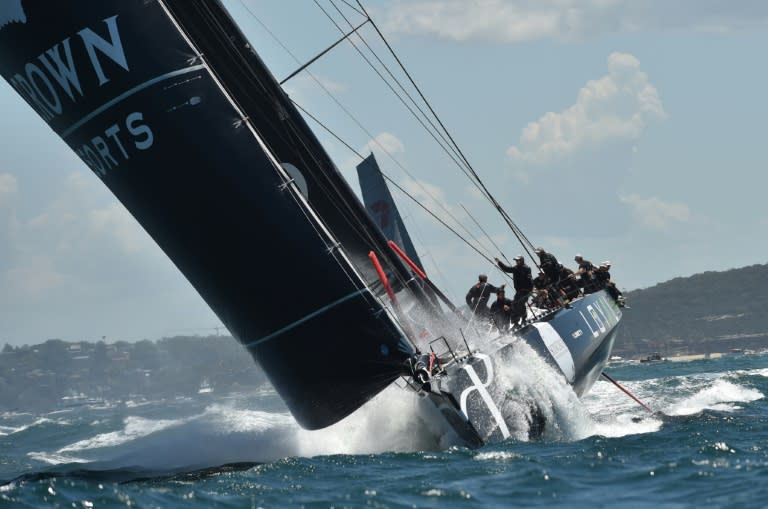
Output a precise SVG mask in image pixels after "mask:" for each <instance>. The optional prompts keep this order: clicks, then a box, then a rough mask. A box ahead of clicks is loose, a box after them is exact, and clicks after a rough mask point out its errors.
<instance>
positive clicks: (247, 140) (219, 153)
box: [0, 0, 423, 428]
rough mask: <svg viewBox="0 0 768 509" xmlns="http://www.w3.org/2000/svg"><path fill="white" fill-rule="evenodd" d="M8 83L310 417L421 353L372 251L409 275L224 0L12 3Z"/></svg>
mask: <svg viewBox="0 0 768 509" xmlns="http://www.w3.org/2000/svg"><path fill="white" fill-rule="evenodd" d="M0 73H1V74H2V76H3V77H4V78H5V79H6V80H7V81H8V82H9V83H10V84H11V86H12V87H13V88H14V89H15V90H16V91H17V92H18V93H19V94H20V95H21V96H22V97H23V98H24V99H25V100H26V101H27V102H28V103H29V105H30V106H31V107H32V108H34V109H35V110H36V111H37V113H38V114H39V115H40V116H41V117H42V118H43V119H44V120H45V121H46V122H47V123H48V125H49V126H50V127H51V128H52V129H53V130H54V131H55V132H56V133H57V134H58V135H59V136H60V137H61V138H62V139H63V140H64V141H65V142H66V143H67V144H68V145H69V146H70V147H71V148H72V150H74V151H75V152H76V153H77V154H78V155H79V156H80V158H81V159H82V160H83V161H84V162H85V163H86V164H87V165H88V166H89V167H90V168H91V169H92V170H93V171H94V173H95V174H96V175H97V176H98V177H99V178H100V179H101V180H102V181H103V182H104V184H105V185H106V186H107V187H109V189H110V190H111V191H112V192H113V193H114V195H115V196H116V197H117V198H118V199H119V200H120V201H121V202H122V203H123V205H125V207H126V208H127V209H128V210H129V211H130V212H131V214H133V216H134V217H136V219H137V220H138V221H139V223H140V224H141V225H142V226H143V227H144V228H145V229H146V230H147V232H149V234H150V235H151V236H152V238H153V239H154V240H155V241H156V242H157V243H158V245H159V246H160V247H161V248H162V249H163V251H164V252H165V253H166V254H167V255H168V257H169V258H170V259H171V260H172V261H173V262H174V263H175V264H176V266H177V267H178V268H179V270H181V272H182V273H183V274H184V275H185V276H186V277H187V278H188V279H189V281H190V282H191V283H192V285H193V286H194V287H195V288H196V289H197V291H198V292H199V293H200V295H202V297H203V298H204V299H205V301H206V302H207V303H208V304H209V305H210V306H211V308H212V309H213V311H214V312H215V313H216V314H217V315H218V316H219V317H220V318H221V320H222V322H223V323H224V324H225V325H226V326H227V327H228V328H229V330H230V331H231V332H232V333H233V334H234V335H235V337H237V338H238V340H240V341H241V342H242V343H243V344H244V345H245V346H246V347H247V349H248V351H249V352H250V353H251V354H252V355H253V357H254V358H255V359H256V360H257V361H258V362H259V363H260V364H261V365H262V366H263V368H264V370H265V371H266V373H267V375H268V376H269V378H270V380H271V381H272V383H273V384H274V386H275V388H276V389H277V391H278V392H279V393H280V395H281V396H282V397H283V399H284V400H285V401H286V403H287V404H288V406H289V408H290V410H291V412H292V413H293V414H294V416H295V417H296V419H297V420H298V421H299V423H300V424H302V425H303V426H305V427H307V428H319V427H323V426H327V425H329V424H332V423H334V422H336V421H338V420H339V419H341V418H343V417H344V416H346V415H348V414H349V413H350V412H352V411H354V410H355V409H356V408H358V407H359V406H360V405H362V404H363V403H364V402H365V401H367V400H368V399H370V398H371V397H373V395H375V394H376V393H377V392H379V391H380V390H382V389H383V388H384V387H386V386H387V385H388V384H389V383H390V382H391V381H392V380H394V379H395V378H396V377H397V376H398V375H399V374H400V372H401V370H402V366H403V362H404V361H405V360H406V359H408V358H409V356H410V355H411V354H412V353H413V347H412V345H411V343H410V341H409V340H408V339H407V338H406V337H405V335H404V333H403V330H402V329H401V328H400V326H399V325H398V322H397V321H396V319H395V318H394V317H393V315H392V314H391V312H390V311H389V310H388V309H387V308H386V307H384V306H383V305H382V303H381V301H380V300H379V299H378V298H377V297H376V296H375V295H374V294H372V293H371V291H370V289H369V285H370V284H371V283H372V282H375V280H376V275H375V273H374V271H373V270H372V269H371V268H370V264H369V262H368V258H367V254H368V252H369V251H374V252H375V253H376V254H377V256H378V258H379V259H380V260H381V261H382V263H383V264H385V265H386V267H387V269H388V272H389V273H391V274H394V275H398V276H399V277H401V278H402V280H403V287H406V286H407V284H408V283H407V282H406V281H407V279H408V278H409V277H410V275H409V273H408V271H407V270H406V268H405V267H404V266H403V265H402V263H400V261H399V260H397V259H396V258H393V255H392V254H391V253H390V252H389V250H388V249H387V247H386V239H385V238H384V237H383V235H382V234H381V232H380V231H379V230H378V229H377V228H376V226H375V224H374V223H373V222H372V220H371V218H370V217H369V216H368V215H367V213H366V212H365V208H364V207H363V205H362V204H361V203H360V202H359V200H357V198H356V197H355V195H354V193H353V192H352V191H351V189H350V188H349V186H348V185H347V184H346V182H345V181H344V180H343V179H342V178H341V176H340V174H339V172H338V171H337V170H336V168H335V167H334V165H333V163H332V162H331V161H330V159H329V157H328V156H327V154H326V153H325V151H324V150H323V148H322V147H321V146H320V144H319V143H318V141H317V139H316V138H315V137H314V135H313V134H312V133H311V131H310V130H309V128H308V127H307V125H306V124H305V123H304V121H303V119H302V118H301V116H300V115H299V114H298V112H297V111H296V109H295V108H294V106H293V104H292V103H291V101H290V99H289V98H288V97H287V96H286V95H285V93H284V92H283V91H282V89H281V88H280V87H279V85H278V84H277V82H276V81H275V80H274V78H273V77H272V75H271V74H270V73H269V71H268V70H267V69H266V67H265V66H264V64H263V62H262V61H261V60H260V59H259V57H258V56H257V55H256V53H255V51H254V49H253V47H252V46H251V45H250V44H249V43H248V41H247V40H246V39H245V37H244V36H243V34H242V33H241V32H240V30H239V29H238V28H237V26H236V24H235V23H234V21H233V20H232V19H231V18H230V16H229V15H228V13H227V12H226V10H225V9H224V7H223V6H222V5H221V3H220V2H219V1H218V0H167V1H160V0H156V1H126V0H102V1H99V2H86V1H74V0H72V1H55V2H51V1H43V0H25V1H21V2H20V1H19V0H3V2H2V7H0ZM413 291H414V292H415V294H416V296H417V298H423V294H422V293H421V291H420V289H419V288H418V287H416V288H415V289H414V290H413ZM172 305H173V303H169V306H172ZM136 319H138V320H140V319H141V317H136Z"/></svg>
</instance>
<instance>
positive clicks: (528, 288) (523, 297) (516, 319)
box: [494, 256, 533, 326]
mask: <svg viewBox="0 0 768 509" xmlns="http://www.w3.org/2000/svg"><path fill="white" fill-rule="evenodd" d="M494 260H495V261H496V265H498V266H499V268H500V269H501V270H503V271H504V272H506V273H508V274H512V282H513V283H514V285H515V296H514V298H513V299H512V325H513V326H516V325H521V324H522V322H523V321H524V320H525V316H526V311H525V304H526V303H527V302H528V296H529V295H530V294H531V292H532V291H533V276H532V275H531V268H530V267H529V266H528V265H526V264H525V258H523V257H522V256H515V258H514V260H515V265H514V266H512V267H510V266H509V265H507V264H505V263H504V262H502V261H501V260H499V259H498V258H494Z"/></svg>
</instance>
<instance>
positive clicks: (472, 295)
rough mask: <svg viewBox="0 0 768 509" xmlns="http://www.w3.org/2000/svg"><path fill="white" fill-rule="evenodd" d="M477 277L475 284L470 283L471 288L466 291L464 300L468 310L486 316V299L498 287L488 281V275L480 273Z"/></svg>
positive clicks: (487, 313)
mask: <svg viewBox="0 0 768 509" xmlns="http://www.w3.org/2000/svg"><path fill="white" fill-rule="evenodd" d="M477 279H478V282H477V284H474V285H472V288H470V289H469V291H468V292H467V296H466V297H465V300H466V301H467V306H469V310H470V312H472V313H474V314H476V315H477V316H479V317H480V318H488V316H489V312H488V299H490V297H491V294H492V293H496V292H497V291H498V288H497V287H495V286H493V285H492V284H490V283H489V282H488V276H486V275H485V274H480V275H479V276H478V277H477Z"/></svg>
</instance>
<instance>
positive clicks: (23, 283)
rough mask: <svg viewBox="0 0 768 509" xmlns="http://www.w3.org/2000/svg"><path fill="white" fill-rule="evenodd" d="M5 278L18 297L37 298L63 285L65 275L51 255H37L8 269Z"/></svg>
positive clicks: (7, 285)
mask: <svg viewBox="0 0 768 509" xmlns="http://www.w3.org/2000/svg"><path fill="white" fill-rule="evenodd" d="M5 279H6V281H5V285H6V287H7V288H11V289H13V293H14V295H15V298H16V299H25V298H32V299H37V298H39V297H43V296H44V295H45V294H46V293H47V292H49V291H50V290H52V289H54V288H56V287H57V286H59V285H61V283H62V282H63V281H64V279H65V277H64V276H63V275H62V274H61V273H59V272H58V271H57V270H56V268H55V265H54V261H53V259H52V258H51V257H49V256H47V255H35V256H32V257H30V258H25V259H24V260H22V261H21V263H20V264H19V265H17V266H15V267H13V268H12V269H10V270H8V271H7V272H6V274H5Z"/></svg>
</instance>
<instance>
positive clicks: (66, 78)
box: [37, 37, 83, 101]
mask: <svg viewBox="0 0 768 509" xmlns="http://www.w3.org/2000/svg"><path fill="white" fill-rule="evenodd" d="M61 46H63V47H64V55H65V57H66V59H67V63H66V64H65V63H64V62H63V61H62V59H61V54H60V52H59V45H58V44H55V45H54V46H53V47H51V48H50V49H49V50H47V51H46V52H45V53H43V54H41V55H40V56H39V57H37V58H38V60H40V62H42V64H43V65H44V66H45V68H46V69H47V70H48V72H49V73H50V74H51V76H53V79H55V80H56V82H57V83H58V84H59V85H60V86H61V88H63V89H64V92H66V94H67V95H68V96H69V98H70V99H72V100H73V101H74V100H75V96H74V94H73V93H72V88H71V87H70V84H71V85H72V86H74V87H75V90H77V92H78V93H79V94H80V96H82V95H83V89H82V88H81V87H80V78H79V77H78V76H77V71H76V70H75V63H74V62H73V61H72V49H71V48H70V47H69V37H67V38H66V39H64V40H63V41H61ZM46 55H47V56H48V58H46ZM49 58H50V60H53V63H54V64H56V67H55V68H54V66H53V65H52V64H51V62H50V60H49Z"/></svg>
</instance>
